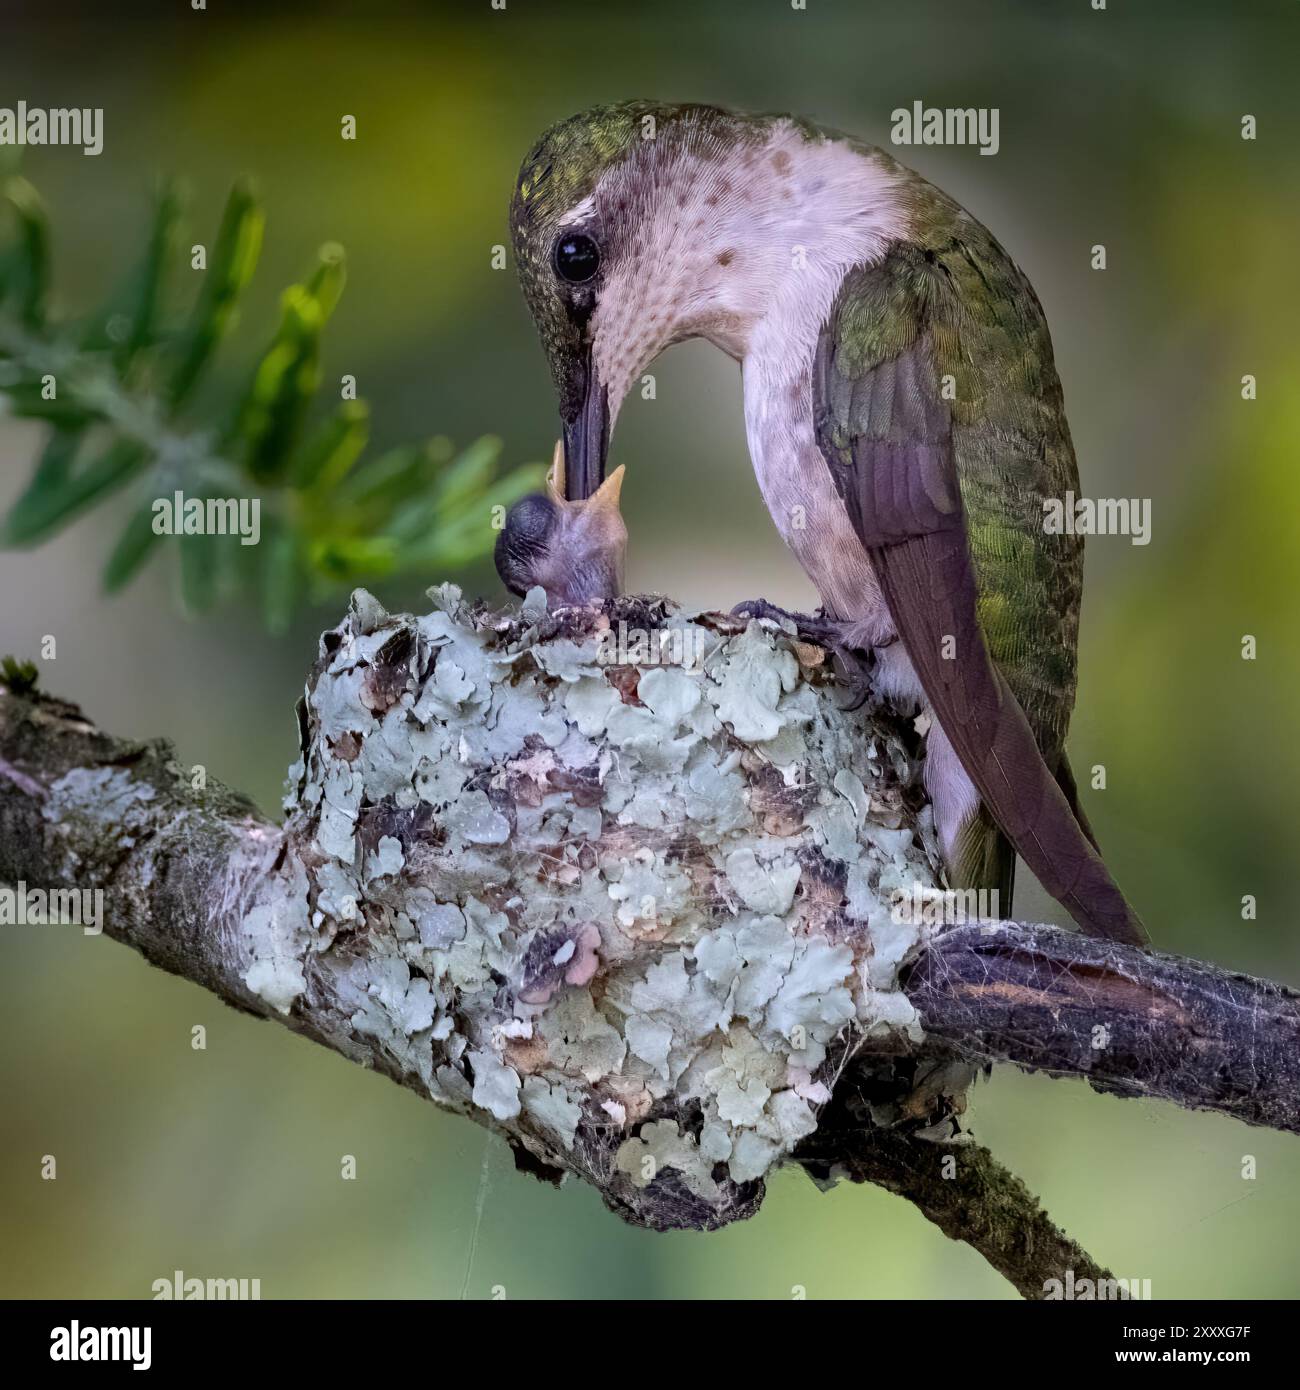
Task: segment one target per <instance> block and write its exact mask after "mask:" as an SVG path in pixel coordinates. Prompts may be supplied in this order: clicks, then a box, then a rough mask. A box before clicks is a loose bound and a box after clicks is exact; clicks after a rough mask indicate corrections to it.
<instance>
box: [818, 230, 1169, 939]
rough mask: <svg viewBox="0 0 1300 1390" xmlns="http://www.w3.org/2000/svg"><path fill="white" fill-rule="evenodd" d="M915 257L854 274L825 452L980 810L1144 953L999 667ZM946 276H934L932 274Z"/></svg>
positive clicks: (1076, 903) (822, 419) (827, 334)
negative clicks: (982, 614)
mask: <svg viewBox="0 0 1300 1390" xmlns="http://www.w3.org/2000/svg"><path fill="white" fill-rule="evenodd" d="M918 255H919V253H917V252H915V251H913V250H900V251H899V252H898V253H896V254H895V256H893V257H887V258H886V260H885V261H883V262H881V263H880V264H878V265H876V266H872V267H867V268H863V269H861V270H859V271H856V272H854V273H853V274H852V275H850V276H849V278H848V280H846V283H845V286H844V287H843V289H842V290H841V293H840V296H839V299H838V301H837V303H836V306H835V308H834V310H833V311H832V314H831V316H830V319H829V321H828V323H827V324H826V326H825V328H824V329H823V331H822V334H821V339H820V342H819V346H818V351H817V356H816V360H815V363H814V369H813V402H814V411H815V420H816V426H817V434H818V442H819V444H820V446H821V450H822V454H823V456H824V457H825V459H826V463H827V466H828V467H829V468H830V471H831V474H832V476H833V477H834V479H835V483H836V486H837V488H838V490H839V493H840V496H841V497H842V498H843V499H844V503H845V506H846V508H847V510H848V513H849V516H850V518H851V520H852V523H853V527H854V529H855V531H856V532H857V535H858V537H859V538H860V539H861V541H862V543H863V545H864V547H865V548H866V550H867V552H868V555H869V557H870V559H871V563H872V566H873V567H874V569H875V572H876V575H877V577H878V579H879V581H880V586H881V591H882V593H883V594H884V597H885V600H886V602H887V603H888V605H889V610H890V615H891V617H892V618H893V621H894V625H895V627H896V628H897V630H898V633H899V636H900V637H901V638H902V641H903V643H904V645H905V647H906V649H907V653H908V656H909V657H910V658H911V661H912V665H913V667H914V668H915V670H916V674H917V677H918V679H919V680H920V683H921V686H922V688H923V689H924V691H925V694H926V697H927V699H928V700H929V703H930V706H931V708H932V710H933V712H934V715H935V717H936V718H937V719H938V721H939V723H940V725H941V726H942V727H943V730H944V732H945V733H946V734H947V736H948V738H949V740H950V741H951V743H952V745H953V748H954V750H955V751H956V753H957V756H958V757H959V758H960V760H961V763H962V766H963V767H964V768H965V770H966V773H967V775H968V776H969V777H970V779H971V781H972V782H973V783H974V785H975V788H976V790H977V791H978V792H979V795H980V798H981V800H982V801H983V803H984V805H985V807H986V808H987V810H988V811H989V812H990V813H991V815H992V817H993V819H994V820H995V821H996V822H997V824H998V826H999V827H1000V828H1001V830H1002V832H1003V833H1004V834H1005V835H1006V836H1007V838H1008V839H1009V840H1010V841H1011V842H1012V844H1013V845H1014V846H1015V848H1016V849H1017V851H1018V852H1019V853H1020V855H1021V857H1022V858H1023V859H1024V861H1025V863H1026V864H1028V866H1029V868H1030V869H1031V871H1032V872H1033V873H1034V874H1035V876H1036V877H1037V878H1038V880H1039V882H1040V883H1042V885H1043V887H1044V888H1045V889H1046V890H1047V892H1049V893H1050V894H1051V895H1052V896H1053V897H1054V898H1056V899H1057V901H1059V902H1060V903H1061V904H1062V905H1063V906H1064V907H1065V908H1066V909H1067V910H1068V911H1069V913H1070V915H1071V916H1072V917H1073V918H1074V919H1075V921H1076V922H1078V923H1079V925H1080V926H1081V927H1082V928H1083V929H1084V930H1085V931H1087V932H1089V933H1091V934H1093V935H1097V936H1105V937H1110V938H1113V939H1116V940H1125V941H1135V942H1143V941H1144V940H1145V933H1144V931H1143V928H1142V924H1141V922H1140V921H1139V920H1138V918H1137V916H1136V915H1135V914H1134V912H1133V910H1132V908H1130V907H1129V905H1128V903H1127V902H1126V900H1125V898H1124V896H1123V894H1122V893H1121V892H1120V890H1119V888H1118V886H1117V885H1116V884H1115V881H1114V880H1113V879H1112V878H1111V876H1110V872H1109V871H1108V869H1107V868H1106V865H1105V863H1104V862H1103V861H1102V859H1101V857H1100V855H1098V853H1097V852H1096V849H1095V848H1094V846H1093V845H1092V843H1091V842H1090V840H1089V838H1088V837H1087V836H1086V835H1085V833H1084V831H1083V830H1082V829H1081V827H1080V825H1079V822H1078V821H1077V820H1076V818H1075V816H1074V814H1073V812H1072V811H1071V808H1070V805H1069V803H1068V801H1067V800H1066V797H1065V795H1064V794H1063V793H1062V790H1061V788H1060V786H1059V785H1058V782H1057V778H1056V776H1055V775H1054V773H1053V772H1052V771H1051V769H1049V768H1048V766H1047V764H1046V762H1045V761H1044V758H1043V755H1042V753H1041V751H1040V749H1039V746H1038V743H1037V740H1036V739H1035V736H1034V731H1033V730H1032V729H1031V727H1030V724H1029V721H1028V720H1027V719H1026V717H1025V713H1024V711H1023V710H1022V709H1021V706H1020V704H1019V703H1018V701H1017V700H1016V697H1015V695H1014V694H1013V693H1012V691H1011V688H1010V686H1009V685H1008V684H1007V681H1006V679H1005V677H1004V676H1003V674H1002V673H1001V672H1000V671H999V670H998V668H997V666H996V665H995V664H994V662H993V660H992V658H991V656H990V654H989V649H988V645H987V643H986V641H985V635H984V632H983V631H982V629H981V626H980V622H979V619H978V616H977V599H978V589H977V582H976V574H975V569H974V566H973V563H972V560H971V554H970V547H969V545H968V539H967V526H966V516H965V511H964V508H963V499H962V491H961V484H960V480H959V476H958V469H957V465H956V458H955V453H954V443H953V421H952V413H951V408H950V405H949V403H948V401H947V400H945V399H944V398H943V395H942V393H941V388H940V382H939V373H938V372H937V371H936V368H935V361H934V352H933V335H934V333H936V332H944V331H947V330H948V327H949V325H948V324H947V323H946V322H944V321H942V320H940V321H939V322H932V321H931V313H930V310H931V307H932V305H933V301H934V297H935V296H936V295H938V294H943V293H944V292H945V282H943V281H940V282H939V283H938V284H937V285H931V284H930V283H929V278H928V277H929V276H930V274H931V272H932V267H931V265H930V264H929V263H928V262H920V263H919V264H918V262H917V259H916V257H917V256H918ZM933 273H934V274H935V275H936V276H938V275H940V273H941V270H939V271H934V272H933Z"/></svg>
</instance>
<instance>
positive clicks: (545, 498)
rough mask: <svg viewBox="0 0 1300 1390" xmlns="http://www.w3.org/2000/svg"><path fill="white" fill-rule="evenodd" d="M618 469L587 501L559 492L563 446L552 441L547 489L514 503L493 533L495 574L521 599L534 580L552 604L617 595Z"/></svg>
mask: <svg viewBox="0 0 1300 1390" xmlns="http://www.w3.org/2000/svg"><path fill="white" fill-rule="evenodd" d="M622 487H623V469H622V468H621V467H620V468H616V469H615V470H614V471H613V472H612V473H611V474H610V475H609V477H608V478H606V479H605V480H604V482H603V483H601V485H600V487H598V488H597V489H596V491H595V492H594V493H592V495H591V496H590V497H589V498H587V499H586V501H577V502H570V501H568V500H567V499H566V498H565V495H564V446H563V444H561V443H559V442H557V443H556V445H555V457H554V460H553V461H552V463H551V469H550V472H549V473H548V474H547V475H546V492H545V493H544V494H543V493H533V494H532V496H530V497H524V498H522V499H521V500H520V501H518V502H516V503H515V505H514V506H513V507H511V509H510V511H509V512H508V513H507V515H506V522H505V526H504V527H503V528H502V531H501V534H500V536H498V537H497V544H496V552H495V555H494V558H495V560H496V567H497V573H498V574H499V575H500V576H501V579H502V582H503V583H504V584H505V586H506V588H507V589H509V590H510V592H511V593H513V594H518V595H519V596H520V597H521V598H522V597H523V595H524V594H526V593H527V592H528V590H529V589H531V588H534V587H535V586H537V585H538V584H540V585H541V586H542V588H543V589H545V590H546V599H547V602H548V603H549V604H550V606H551V607H553V608H555V607H574V606H580V605H582V604H587V603H597V602H600V601H601V600H602V599H610V598H616V597H617V596H618V595H619V594H620V593H621V592H622V590H623V558H624V555H625V553H626V550H627V527H626V526H625V525H624V524H623V516H622V513H621V512H620V511H619V509H618V498H619V493H620V491H621V490H622Z"/></svg>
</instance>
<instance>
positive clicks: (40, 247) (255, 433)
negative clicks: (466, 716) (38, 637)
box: [0, 175, 543, 630]
mask: <svg viewBox="0 0 1300 1390" xmlns="http://www.w3.org/2000/svg"><path fill="white" fill-rule="evenodd" d="M181 216H182V208H181V201H180V198H179V196H178V194H177V191H176V189H175V187H174V186H172V185H166V186H164V187H163V188H161V189H160V191H159V193H158V196H157V199H156V202H155V206H154V208H153V215H152V219H151V222H150V226H149V230H148V234H147V237H146V240H145V245H144V248H143V252H142V254H141V256H140V260H139V264H138V265H137V266H136V267H135V268H134V269H133V270H132V271H131V272H130V273H129V274H128V275H127V276H126V277H124V278H123V279H122V281H121V282H120V283H119V284H118V285H117V286H116V287H115V288H114V289H113V290H112V292H111V293H110V294H109V295H108V296H107V298H106V299H105V301H104V302H103V304H102V305H100V306H99V307H98V308H97V309H95V310H94V311H93V312H91V313H89V314H87V315H85V316H84V317H81V318H78V319H70V320H66V321H60V322H54V321H52V319H51V316H50V314H49V301H50V232H49V223H48V218H47V215H46V212H45V209H44V207H43V205H42V203H41V200H40V198H39V197H38V196H37V194H36V191H35V190H34V189H33V188H32V186H31V185H30V184H29V183H28V182H27V181H26V180H25V179H23V178H21V177H19V176H17V175H13V176H10V177H8V178H5V179H4V180H3V181H2V182H0V408H4V407H5V406H7V409H8V411H9V413H10V414H12V415H15V416H21V417H26V418H29V419H35V420H41V421H44V422H45V423H46V424H47V426H48V434H47V436H46V439H45V442H44V446H43V447H42V449H41V450H40V453H39V456H38V457H37V459H36V461H35V465H34V468H33V471H32V475H31V479H30V481H29V482H28V485H27V487H26V488H25V490H24V491H23V492H22V494H21V495H20V496H19V498H18V500H17V501H16V502H15V503H14V505H13V507H12V508H11V509H10V511H9V514H8V516H7V517H5V518H4V520H3V522H0V545H5V546H34V545H39V544H40V543H41V542H43V541H46V540H48V539H50V538H51V537H52V536H55V535H57V534H58V533H59V532H60V531H61V530H62V529H63V528H64V527H65V526H67V525H68V524H69V523H71V522H72V521H74V520H75V519H76V518H77V517H79V516H82V515H83V514H85V513H86V512H88V511H90V510H91V509H93V508H96V507H99V506H101V505H102V504H104V503H106V502H108V501H109V499H110V498H112V497H114V496H115V495H116V494H119V493H121V494H125V495H128V496H129V497H130V499H131V502H132V508H131V510H130V514H129V517H128V519H127V520H126V523H125V526H124V527H123V529H122V530H121V533H120V535H118V537H117V539H116V542H115V543H114V544H113V545H112V546H111V548H110V551H109V554H108V556H107V559H106V563H105V568H104V585H105V587H106V588H107V589H108V590H109V591H116V590H119V589H121V588H123V587H124V586H125V585H126V584H128V583H129V582H130V581H131V580H132V579H133V578H135V576H136V575H138V574H139V573H140V572H141V570H143V568H144V567H145V566H146V565H147V564H149V563H150V561H151V560H153V558H154V557H155V555H156V554H158V553H159V552H160V551H161V550H163V549H164V548H166V547H168V546H171V545H174V546H175V547H176V549H177V551H178V552H179V571H180V591H181V595H182V599H183V602H184V606H185V607H186V609H187V610H188V611H190V612H193V613H197V612H203V611H205V610H207V609H208V608H209V607H211V605H212V604H213V603H215V602H216V601H217V600H218V599H220V598H223V597H233V596H236V595H241V594H242V595H249V594H255V595H256V596H257V598H258V600H259V603H260V607H261V611H262V614H263V616H264V619H265V621H266V623H267V624H268V625H269V626H270V627H271V628H272V629H273V630H282V629H283V628H284V627H285V626H286V625H287V624H288V622H289V620H290V618H291V617H292V615H293V612H294V609H295V607H296V606H297V605H298V604H299V603H300V602H302V601H304V600H311V601H316V600H321V599H326V598H329V597H331V596H333V595H335V594H337V593H338V592H339V591H344V590H347V589H348V588H351V587H352V586H354V585H357V584H364V583H369V582H373V581H376V580H382V579H384V578H386V577H390V576H396V575H402V574H416V575H421V576H427V577H428V578H429V579H431V580H432V579H441V578H443V577H445V576H446V574H447V573H448V572H449V571H454V570H456V569H458V568H460V567H462V566H464V565H466V564H467V563H469V562H470V561H473V560H476V559H478V558H479V557H481V556H482V555H484V554H485V553H487V552H488V551H489V550H490V549H491V547H492V544H493V541H494V540H495V531H494V530H493V527H492V520H493V517H494V516H496V517H499V516H500V515H501V514H502V513H501V511H500V510H494V509H504V508H507V507H509V505H510V504H511V503H512V502H514V501H516V500H517V499H518V498H519V497H522V496H523V495H524V494H525V493H527V492H530V491H532V490H534V489H535V488H536V487H537V485H538V484H539V482H540V480H541V477H542V472H543V470H542V468H541V466H540V465H528V466H524V467H519V468H516V469H514V470H512V471H509V472H503V471H502V469H501V466H500V453H501V443H500V441H499V440H497V439H494V438H490V437H485V438H483V439H479V440H478V441H476V442H475V443H473V444H471V445H470V446H469V447H468V448H467V449H465V450H463V451H462V452H460V453H459V454H457V453H456V451H455V450H454V449H453V448H452V446H451V445H450V443H449V442H448V441H447V440H445V439H442V438H435V439H431V440H428V441H426V442H423V443H419V444H412V445H408V446H405V447H402V448H397V449H393V450H391V451H388V452H385V453H381V454H378V456H376V455H375V452H374V451H373V450H369V449H368V443H369V434H370V414H369V410H368V408H367V407H366V404H365V402H364V401H361V400H346V399H343V400H338V401H335V402H330V401H328V400H324V399H322V396H323V394H324V393H322V391H321V370H320V353H321V339H322V335H323V333H324V330H325V328H326V325H327V324H328V323H329V319H330V316H331V314H332V313H333V311H334V308H335V306H336V305H337V303H338V300H339V296H340V295H341V294H342V292H343V287H344V283H345V280H346V269H345V263H344V255H343V251H342V248H341V247H339V246H337V245H334V244H329V245H326V246H324V247H322V248H321V251H320V253H319V256H318V258H317V263H316V265H315V266H314V267H313V269H312V270H311V272H310V274H309V275H307V276H306V277H305V278H304V280H303V282H302V283H301V284H297V285H291V286H290V287H289V288H288V289H287V290H285V292H284V294H283V295H282V296H281V300H280V322H279V325H278V327H277V328H276V330H275V333H274V336H273V337H272V338H271V341H270V344H269V346H268V347H267V349H266V351H265V353H264V354H263V356H262V357H261V359H260V361H258V363H257V364H256V366H255V368H254V369H253V371H252V372H251V374H250V376H249V378H248V385H247V388H246V389H245V391H244V392H243V394H242V396H241V397H239V398H238V399H236V400H234V401H232V402H230V403H229V405H228V408H227V409H226V410H225V411H224V412H222V411H220V410H218V412H217V418H216V419H215V420H213V419H203V420H196V419H194V418H192V411H191V409H190V402H191V399H192V397H193V394H194V392H195V389H196V388H197V387H198V386H199V384H200V382H201V381H202V380H203V378H204V375H205V373H207V372H208V371H209V369H210V368H211V366H212V363H213V360H214V358H215V357H216V354H217V352H218V350H219V349H220V347H221V344H222V340H223V338H224V337H225V336H226V334H227V333H228V331H229V330H230V328H231V326H232V324H233V322H234V319H235V316H236V313H237V311H238V309H239V305H240V300H241V297H242V295H243V293H244V291H245V289H246V288H247V286H248V284H249V281H250V280H251V279H252V277H253V273H254V271H255V269H256V267H257V260H258V253H259V251H260V249H261V245H262V233H263V223H264V218H263V212H262V209H261V206H260V205H259V203H258V201H257V199H256V197H255V196H254V193H253V191H252V190H251V188H250V187H249V186H248V185H246V184H244V183H240V184H238V185H237V186H236V187H235V188H234V190H233V191H232V192H231V194H230V197H229V199H228V201H227V203H226V207H225V212H224V214H223V216H222V219H221V226H220V229H219V231H218V233H217V237H216V240H215V242H212V243H210V244H209V245H208V248H207V266H206V269H205V270H202V271H195V272H194V273H195V274H196V275H201V276H202V279H201V287H200V289H199V291H198V293H197V295H196V296H195V298H194V302H193V303H192V304H191V305H190V306H189V308H188V310H187V311H179V310H178V309H177V308H176V307H175V305H174V302H173V298H174V297H173V295H172V294H171V282H172V281H173V280H174V279H176V278H178V277H177V276H176V275H175V273H174V272H175V271H176V270H177V268H178V267H180V266H182V265H183V266H185V267H186V268H188V267H189V264H190V252H189V249H188V247H187V246H185V245H183V241H182V236H181ZM178 490H179V491H181V492H182V493H183V494H184V496H185V497H186V498H202V499H206V498H222V499H229V498H248V499H252V498H258V499H260V519H261V538H260V542H259V543H258V544H257V545H249V546H245V545H241V544H240V538H239V536H237V535H225V536H211V535H188V536H181V537H174V536H169V535H167V534H159V533H158V531H157V530H156V529H155V509H154V503H155V501H156V500H157V499H159V498H166V499H170V498H171V497H172V496H173V495H174V494H175V493H176V492H177V491H178Z"/></svg>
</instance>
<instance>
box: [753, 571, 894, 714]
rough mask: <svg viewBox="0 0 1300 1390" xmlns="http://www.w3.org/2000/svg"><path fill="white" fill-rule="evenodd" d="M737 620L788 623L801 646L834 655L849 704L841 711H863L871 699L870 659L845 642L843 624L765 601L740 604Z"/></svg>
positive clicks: (817, 614)
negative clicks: (812, 646) (811, 647)
mask: <svg viewBox="0 0 1300 1390" xmlns="http://www.w3.org/2000/svg"><path fill="white" fill-rule="evenodd" d="M731 611H732V613H734V614H735V616H736V617H738V618H769V619H771V620H772V621H774V622H782V621H788V622H792V623H793V624H794V626H795V631H796V633H797V634H798V636H799V640H800V641H802V642H812V643H813V644H814V645H815V646H818V647H825V648H826V650H827V651H828V652H830V654H831V658H832V664H833V667H834V671H835V679H836V680H837V681H838V682H839V683H840V684H841V685H842V686H844V688H845V689H846V690H847V691H848V694H849V701H848V703H847V704H845V705H841V706H840V708H841V709H843V710H845V711H852V710H855V709H861V708H862V706H863V705H865V704H866V702H867V700H868V698H869V697H870V695H871V656H870V654H869V653H868V652H866V651H863V650H862V649H861V648H859V647H853V646H849V645H847V644H846V643H845V641H844V624H843V623H838V622H835V621H834V620H833V619H831V618H828V617H826V616H825V615H824V614H822V613H791V612H789V611H788V610H786V609H784V608H778V607H777V606H776V604H774V603H769V602H768V601H767V600H766V599H765V598H754V599H749V600H747V601H746V602H744V603H738V604H737V605H736V606H735V607H734V608H733V609H732V610H731Z"/></svg>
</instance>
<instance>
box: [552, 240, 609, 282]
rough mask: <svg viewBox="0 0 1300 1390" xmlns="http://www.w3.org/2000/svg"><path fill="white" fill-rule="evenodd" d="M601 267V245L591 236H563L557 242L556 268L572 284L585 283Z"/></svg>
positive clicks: (557, 272)
mask: <svg viewBox="0 0 1300 1390" xmlns="http://www.w3.org/2000/svg"><path fill="white" fill-rule="evenodd" d="M599 269H600V247H599V246H597V245H596V243H595V242H594V241H592V239H591V238H590V237H589V236H583V235H582V234H581V233H578V234H576V235H574V236H562V237H561V238H560V239H559V241H557V242H556V243H555V270H556V274H558V275H559V277H560V279H561V280H567V281H568V282H569V284H571V285H581V284H585V283H586V281H588V280H590V279H591V277H592V276H593V275H595V273H596V271H597V270H599Z"/></svg>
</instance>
